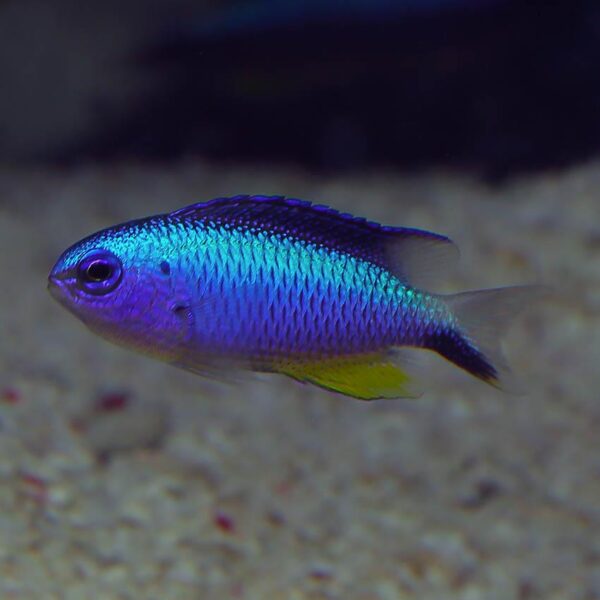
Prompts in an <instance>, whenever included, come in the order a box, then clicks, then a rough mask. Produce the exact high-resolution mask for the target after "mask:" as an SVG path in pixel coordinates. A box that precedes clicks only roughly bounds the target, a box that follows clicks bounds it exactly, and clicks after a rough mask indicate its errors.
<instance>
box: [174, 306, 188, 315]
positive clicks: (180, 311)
mask: <svg viewBox="0 0 600 600" xmlns="http://www.w3.org/2000/svg"><path fill="white" fill-rule="evenodd" d="M173 312H174V313H175V314H176V315H180V316H184V315H185V314H187V312H188V307H187V306H186V305H185V304H174V305H173Z"/></svg>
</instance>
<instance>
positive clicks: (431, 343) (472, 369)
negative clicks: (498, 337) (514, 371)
mask: <svg viewBox="0 0 600 600" xmlns="http://www.w3.org/2000/svg"><path fill="white" fill-rule="evenodd" d="M425 346H426V347H427V348H430V349H431V350H435V351H436V352H437V353H438V354H441V355H442V356H443V357H444V358H446V359H448V360H449V361H451V362H453V363H454V364H455V365H457V366H459V367H460V368H461V369H464V370H465V371H468V372H469V373H471V374H472V375H474V376H475V377H478V378H479V379H483V381H487V382H488V383H494V382H496V381H498V371H497V370H496V368H495V367H494V365H492V364H491V363H490V362H489V360H488V359H487V358H486V357H485V355H484V354H482V353H481V352H479V350H477V348H475V347H474V346H473V345H472V344H471V342H470V341H469V340H468V339H467V338H465V337H464V336H463V335H462V334H461V333H460V332H459V331H456V330H455V329H446V330H442V331H439V332H436V333H433V334H431V335H430V336H429V337H428V338H427V341H426V344H425Z"/></svg>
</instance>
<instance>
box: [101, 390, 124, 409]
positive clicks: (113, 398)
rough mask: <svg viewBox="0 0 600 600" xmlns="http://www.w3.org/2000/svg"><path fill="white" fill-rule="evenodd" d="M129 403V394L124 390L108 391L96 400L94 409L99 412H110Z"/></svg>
mask: <svg viewBox="0 0 600 600" xmlns="http://www.w3.org/2000/svg"><path fill="white" fill-rule="evenodd" d="M128 403H129V394H127V393H126V392H110V393H108V394H103V395H102V396H100V398H98V401H97V402H96V410H98V411H100V412H112V411H117V410H123V409H124V408H125V407H126V406H127V404H128Z"/></svg>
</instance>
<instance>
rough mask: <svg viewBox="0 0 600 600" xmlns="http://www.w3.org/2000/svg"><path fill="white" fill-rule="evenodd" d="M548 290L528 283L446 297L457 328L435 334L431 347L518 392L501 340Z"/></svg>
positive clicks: (483, 377) (464, 367)
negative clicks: (521, 313) (514, 320)
mask: <svg viewBox="0 0 600 600" xmlns="http://www.w3.org/2000/svg"><path fill="white" fill-rule="evenodd" d="M545 291H546V288H544V287H542V286H535V285H531V286H529V285H528V286H516V287H505V288H496V289H491V290H478V291H474V292H463V293H460V294H453V295H449V296H444V300H445V302H446V304H447V305H448V307H449V308H450V310H451V311H452V313H453V314H454V316H455V317H456V319H457V321H458V330H454V331H449V332H444V333H440V334H438V335H436V336H435V339H432V340H431V343H432V344H431V348H432V349H433V350H436V351H437V352H438V353H439V354H441V355H442V356H443V357H444V358H447V359H448V360H450V361H452V362H453V363H455V364H456V365H457V366H459V367H461V368H463V369H465V370H466V371H468V372H469V373H471V374H472V375H474V376H475V377H478V378H479V379H482V380H483V381H485V382H487V383H489V384H491V385H493V386H495V387H498V388H500V389H503V390H505V391H509V392H517V391H519V385H518V383H517V381H516V380H515V377H514V375H513V373H512V372H511V369H510V366H509V365H508V362H507V360H506V357H505V356H504V353H503V352H502V347H501V339H502V336H503V335H504V333H505V332H506V330H507V329H508V327H509V326H510V323H511V320H512V319H513V317H515V316H516V315H517V314H518V313H519V312H520V311H521V310H523V309H524V308H526V307H527V306H528V305H530V304H531V303H532V302H534V301H535V300H537V299H539V298H540V297H541V296H542V295H543V293H544V292H545Z"/></svg>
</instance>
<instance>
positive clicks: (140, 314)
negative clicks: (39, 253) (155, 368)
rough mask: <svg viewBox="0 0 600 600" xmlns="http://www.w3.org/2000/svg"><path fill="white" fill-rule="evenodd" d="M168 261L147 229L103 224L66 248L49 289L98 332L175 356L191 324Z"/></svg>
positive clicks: (121, 342) (147, 350)
mask: <svg viewBox="0 0 600 600" xmlns="http://www.w3.org/2000/svg"><path fill="white" fill-rule="evenodd" d="M165 264H168V263H166V262H165V256H164V251H163V250H162V249H161V245H160V243H158V240H156V239H151V238H150V237H149V236H148V234H147V232H145V231H143V230H138V229H136V228H120V229H119V228H115V229H109V230H103V231H101V232H98V233H97V234H94V235H91V236H89V237H87V238H85V239H83V240H81V241H80V242H78V243H76V244H74V245H73V246H71V247H70V248H68V249H67V250H65V252H63V254H62V255H61V256H60V257H59V259H58V260H57V261H56V263H55V265H54V267H53V268H52V270H51V272H50V274H49V276H48V290H49V292H50V294H51V295H52V296H53V297H54V298H55V299H56V300H57V301H58V302H59V303H60V304H61V305H62V306H64V307H65V308H66V309H67V310H68V311H69V312H71V313H73V314H74V315H75V316H76V317H78V318H79V319H80V320H81V321H82V322H83V323H84V324H85V325H86V326H87V327H88V328H89V329H91V330H92V331H93V332H94V333H96V334H98V335H100V336H102V337H104V338H106V339H108V340H110V341H112V342H115V343H118V344H119V345H123V346H127V347H132V348H134V349H136V350H138V351H141V352H143V353H145V354H149V355H152V356H155V357H157V358H161V359H163V360H174V359H176V358H177V354H178V352H179V351H180V349H181V346H182V345H183V344H185V341H186V340H187V339H188V338H189V337H190V335H191V331H190V328H191V324H190V323H189V322H188V320H187V318H186V314H187V313H186V312H185V311H182V310H180V308H181V306H185V299H182V298H181V295H180V292H179V290H178V289H177V285H176V282H175V278H174V277H173V273H172V272H171V270H170V269H169V268H165ZM178 294H179V295H178Z"/></svg>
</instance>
